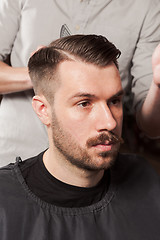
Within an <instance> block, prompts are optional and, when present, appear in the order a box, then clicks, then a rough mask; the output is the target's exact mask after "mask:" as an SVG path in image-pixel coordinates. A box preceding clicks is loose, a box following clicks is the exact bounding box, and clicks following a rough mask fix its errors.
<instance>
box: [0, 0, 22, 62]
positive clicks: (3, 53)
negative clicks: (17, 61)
mask: <svg viewBox="0 0 160 240" xmlns="http://www.w3.org/2000/svg"><path fill="white" fill-rule="evenodd" d="M21 7H22V3H21V1H20V0H0V60H1V61H4V60H5V58H6V57H7V55H9V54H10V53H11V51H12V47H13V44H14V39H15V37H16V34H17V32H18V29H19V22H20V17H21Z"/></svg>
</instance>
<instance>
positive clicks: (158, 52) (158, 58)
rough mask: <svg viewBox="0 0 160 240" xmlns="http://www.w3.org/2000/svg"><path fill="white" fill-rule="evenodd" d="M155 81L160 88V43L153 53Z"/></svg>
mask: <svg viewBox="0 0 160 240" xmlns="http://www.w3.org/2000/svg"><path fill="white" fill-rule="evenodd" d="M152 69H153V81H154V83H155V84H156V85H157V86H158V87H159V88H160V44H159V45H158V46H157V47H156V48H155V50H154V53H153V55H152Z"/></svg>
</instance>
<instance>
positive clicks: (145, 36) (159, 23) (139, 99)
mask: <svg viewBox="0 0 160 240" xmlns="http://www.w3.org/2000/svg"><path fill="white" fill-rule="evenodd" d="M137 17H138V16H137ZM159 43H160V1H159V0H153V1H150V5H149V6H148V12H146V15H145V19H144V22H143V25H142V27H141V30H140V34H139V39H138V42H137V45H136V49H135V52H134V56H133V60H132V68H131V74H132V76H133V81H132V92H133V95H134V102H133V104H134V108H136V110H137V108H138V109H139V108H140V107H141V105H142V104H143V102H144V100H145V98H146V95H147V92H148V90H149V87H150V85H151V81H152V62H151V61H152V54H153V51H154V49H155V48H156V46H157V45H158V44H159Z"/></svg>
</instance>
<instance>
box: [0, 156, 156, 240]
mask: <svg viewBox="0 0 160 240" xmlns="http://www.w3.org/2000/svg"><path fill="white" fill-rule="evenodd" d="M35 158H36V157H35ZM33 161H34V159H33ZM23 164H24V165H25V167H26V168H27V167H28V166H29V167H31V164H32V161H28V160H26V161H25V162H23ZM20 165H21V162H17V163H15V164H10V165H8V166H7V167H3V168H1V169H0V240H159V239H160V183H159V176H157V175H156V173H155V172H154V170H152V167H151V166H149V165H148V164H147V163H146V161H145V160H143V159H142V158H140V157H137V156H135V155H128V154H123V155H122V154H119V156H118V158H117V160H116V163H115V165H114V167H112V168H111V170H110V184H109V187H108V191H107V193H106V194H105V196H104V197H103V198H102V199H101V200H100V201H99V202H97V203H94V204H92V205H90V206H87V207H80V208H65V207H57V206H54V205H52V204H49V203H47V202H45V201H43V200H41V199H40V198H39V197H37V196H36V195H35V194H34V193H33V192H32V191H31V190H30V189H29V187H28V186H27V184H26V182H25V180H24V178H23V176H22V174H21V171H20Z"/></svg>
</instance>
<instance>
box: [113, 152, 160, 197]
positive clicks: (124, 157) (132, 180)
mask: <svg viewBox="0 0 160 240" xmlns="http://www.w3.org/2000/svg"><path fill="white" fill-rule="evenodd" d="M112 171H113V174H114V176H116V179H117V182H118V183H122V184H124V185H126V186H135V187H136V188H139V189H142V188H143V189H145V188H146V190H147V191H148V190H149V189H152V190H153V189H157V191H158V192H159V195H160V191H159V190H160V177H159V175H158V174H157V172H156V171H155V169H154V168H153V166H152V165H151V164H150V163H149V162H148V160H146V159H144V158H143V157H141V156H139V155H136V154H119V156H118V158H117V161H116V163H115V165H114V166H113V169H112Z"/></svg>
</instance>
